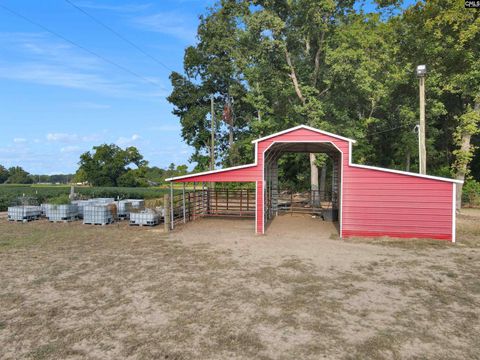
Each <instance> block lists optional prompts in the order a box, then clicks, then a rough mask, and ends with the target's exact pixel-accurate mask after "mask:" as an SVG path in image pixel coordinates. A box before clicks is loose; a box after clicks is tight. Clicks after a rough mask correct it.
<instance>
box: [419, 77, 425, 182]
mask: <svg viewBox="0 0 480 360" xmlns="http://www.w3.org/2000/svg"><path fill="white" fill-rule="evenodd" d="M418 80H419V88H420V126H419V129H418V156H419V173H420V174H426V173H427V160H426V157H427V151H426V149H425V77H424V76H420V77H419V78H418Z"/></svg>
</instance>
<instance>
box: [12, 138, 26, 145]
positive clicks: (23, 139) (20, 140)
mask: <svg viewBox="0 0 480 360" xmlns="http://www.w3.org/2000/svg"><path fill="white" fill-rule="evenodd" d="M13 142H14V143H15V144H23V143H26V142H27V139H25V138H14V139H13Z"/></svg>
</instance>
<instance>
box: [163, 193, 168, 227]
mask: <svg viewBox="0 0 480 360" xmlns="http://www.w3.org/2000/svg"><path fill="white" fill-rule="evenodd" d="M169 197H170V196H169V195H168V193H167V194H164V195H163V225H164V230H165V232H169V231H170V206H169V204H170V199H169Z"/></svg>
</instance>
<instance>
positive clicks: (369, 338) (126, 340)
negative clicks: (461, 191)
mask: <svg viewBox="0 0 480 360" xmlns="http://www.w3.org/2000/svg"><path fill="white" fill-rule="evenodd" d="M457 227H458V243H457V244H455V245H452V244H449V243H447V242H443V241H420V240H402V241H397V240H388V239H377V240H368V239H357V240H349V241H343V240H338V239H335V235H334V234H335V228H334V227H333V226H332V225H331V224H329V223H324V222H321V221H320V220H315V219H311V218H306V217H295V216H290V215H288V216H282V217H278V218H276V219H275V220H274V222H273V223H272V225H271V227H270V228H269V229H268V234H267V235H266V236H255V235H253V234H252V232H253V231H252V230H253V222H252V221H249V220H248V221H247V220H243V221H242V220H220V219H202V220H199V221H196V222H193V223H190V224H187V225H185V226H183V227H181V228H179V229H177V230H176V231H175V232H173V233H170V234H165V233H163V232H162V230H161V228H151V229H145V228H129V227H127V226H126V225H124V224H119V225H113V226H107V227H91V226H84V225H81V224H79V223H71V224H51V223H48V222H46V221H38V222H32V223H27V224H13V223H7V222H6V221H5V219H2V220H0V269H1V275H0V304H1V306H0V358H2V359H18V358H31V359H84V358H90V359H120V358H129V359H319V358H338V359H402V358H405V359H410V358H419V359H422V358H425V359H467V358H468V359H474V358H478V354H480V341H479V339H478V334H479V333H480V319H479V317H480V310H479V309H480V211H478V210H466V211H465V214H464V215H462V216H459V218H458V226H457Z"/></svg>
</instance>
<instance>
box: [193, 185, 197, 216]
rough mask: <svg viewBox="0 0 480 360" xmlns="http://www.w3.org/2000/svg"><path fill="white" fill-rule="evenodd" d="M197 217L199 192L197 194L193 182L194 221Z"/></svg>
mask: <svg viewBox="0 0 480 360" xmlns="http://www.w3.org/2000/svg"><path fill="white" fill-rule="evenodd" d="M196 215H197V192H196V183H195V181H194V182H193V220H195V218H196Z"/></svg>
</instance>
